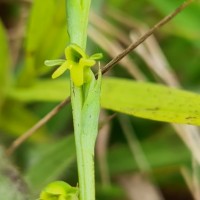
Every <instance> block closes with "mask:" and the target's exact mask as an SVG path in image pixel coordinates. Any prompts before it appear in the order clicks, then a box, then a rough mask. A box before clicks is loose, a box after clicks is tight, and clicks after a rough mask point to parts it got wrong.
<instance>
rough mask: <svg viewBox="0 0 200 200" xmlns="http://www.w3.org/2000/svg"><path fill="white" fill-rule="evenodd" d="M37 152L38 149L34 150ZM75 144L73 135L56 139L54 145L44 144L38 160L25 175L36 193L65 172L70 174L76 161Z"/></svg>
mask: <svg viewBox="0 0 200 200" xmlns="http://www.w3.org/2000/svg"><path fill="white" fill-rule="evenodd" d="M34 152H36V151H34ZM75 154H76V153H75V144H74V137H73V135H71V136H68V137H67V138H66V139H62V140H59V141H57V142H56V141H54V143H53V144H52V145H50V144H47V145H44V147H43V151H40V152H38V155H32V156H34V157H37V160H36V161H35V162H34V163H33V164H32V166H31V167H30V168H29V169H28V170H27V171H26V173H25V177H26V180H27V182H28V183H29V185H30V187H31V189H32V191H33V192H34V193H37V192H40V190H41V188H43V187H44V186H45V185H47V184H48V183H50V182H51V181H55V180H57V179H58V178H59V177H60V176H61V175H62V174H63V172H66V174H68V175H70V174H71V172H70V170H68V171H66V170H67V169H69V167H70V166H71V164H72V163H73V162H74V161H75V156H76V155H75Z"/></svg>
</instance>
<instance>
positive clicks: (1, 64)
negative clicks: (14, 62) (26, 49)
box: [0, 20, 10, 110]
mask: <svg viewBox="0 0 200 200" xmlns="http://www.w3.org/2000/svg"><path fill="white" fill-rule="evenodd" d="M9 64H10V56H9V49H8V39H7V36H6V31H5V29H4V27H3V24H2V22H1V20H0V110H1V106H2V104H3V101H4V96H5V91H6V90H7V86H8V84H9Z"/></svg>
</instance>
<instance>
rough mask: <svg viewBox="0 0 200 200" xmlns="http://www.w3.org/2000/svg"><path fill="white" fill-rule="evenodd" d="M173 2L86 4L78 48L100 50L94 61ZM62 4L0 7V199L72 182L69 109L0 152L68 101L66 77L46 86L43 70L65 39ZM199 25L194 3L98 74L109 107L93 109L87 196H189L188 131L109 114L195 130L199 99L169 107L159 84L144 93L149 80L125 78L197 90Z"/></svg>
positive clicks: (195, 146)
mask: <svg viewBox="0 0 200 200" xmlns="http://www.w3.org/2000/svg"><path fill="white" fill-rule="evenodd" d="M181 2H182V1H180V0H176V1H159V0H141V1H137V2H132V1H130V0H109V1H93V4H92V9H93V12H92V13H91V18H90V27H89V46H88V52H90V53H92V51H93V50H94V51H95V52H99V51H103V52H104V59H103V61H102V63H101V65H104V64H105V63H107V62H108V61H109V60H110V59H111V58H112V57H115V56H116V55H117V54H118V53H119V52H120V51H122V49H123V48H124V47H125V46H127V45H128V44H130V42H131V41H132V40H133V41H134V40H136V39H137V38H138V36H139V35H141V34H142V33H144V32H146V31H147V30H148V27H151V26H152V25H154V24H155V23H156V22H158V21H159V20H160V19H161V18H162V17H164V16H165V15H167V14H168V13H169V12H171V11H173V10H174V9H175V8H176V7H177V6H178V5H179V4H180V3H181ZM127 5H128V6H127ZM63 7H64V0H57V1H54V0H50V1H47V0H43V1H40V0H34V1H33V2H32V1H28V0H27V1H25V0H24V1H11V0H10V1H0V16H1V21H0V63H1V64H0V139H1V148H0V159H1V164H0V185H1V186H0V194H1V196H2V195H3V196H4V195H5V200H9V199H13V198H14V197H15V199H27V198H28V199H36V198H38V194H39V192H40V191H41V189H42V188H43V187H44V186H45V185H46V184H48V183H49V182H51V181H53V180H57V179H62V180H65V181H67V182H69V183H71V184H72V185H76V184H77V169H76V162H75V147H74V138H73V134H72V132H73V128H72V116H71V107H70V105H67V106H66V107H65V108H64V109H63V110H61V111H60V112H59V113H58V114H57V115H56V116H55V117H54V118H52V119H51V120H50V121H49V122H48V123H46V124H45V126H43V127H42V128H41V129H39V130H38V131H36V132H35V133H34V135H33V136H32V137H30V139H29V140H28V141H26V142H25V143H24V144H22V145H21V146H20V148H18V149H17V150H16V151H15V152H14V154H12V156H7V155H6V154H5V149H6V148H8V147H9V146H10V144H11V143H12V141H13V140H15V139H16V138H17V137H19V136H20V135H22V134H23V133H24V132H26V131H27V130H28V129H30V128H31V127H32V126H33V125H34V124H35V123H37V121H38V120H39V119H41V118H42V117H43V116H44V115H45V114H46V113H48V112H49V111H50V110H51V109H52V108H53V107H54V106H55V105H57V104H58V103H59V102H60V101H62V100H63V99H65V98H66V97H67V96H68V95H69V85H68V80H67V79H68V74H67V73H66V74H65V76H63V77H61V78H60V79H58V80H51V78H50V77H51V76H50V75H51V73H52V69H50V68H48V67H45V66H44V64H43V63H44V60H46V59H56V58H62V57H63V49H64V48H65V46H66V44H67V41H68V36H67V34H66V33H67V31H66V30H67V27H66V17H65V9H63ZM47 11H48V12H47ZM199 19H200V5H199V3H198V2H195V3H193V4H192V5H190V6H189V7H188V8H187V9H186V10H184V11H183V12H182V13H181V14H180V15H179V16H177V17H176V19H174V20H173V21H171V22H170V23H168V24H167V25H166V26H165V27H164V28H162V29H161V30H159V31H157V32H156V33H155V36H153V37H151V39H149V40H148V42H146V43H144V44H143V45H141V46H140V47H139V48H137V49H136V51H135V52H133V53H131V54H130V55H128V56H127V57H126V58H125V59H123V61H121V62H120V63H119V64H118V65H117V66H116V67H115V68H114V69H113V70H112V71H110V72H109V74H108V75H107V76H115V77H118V78H108V77H107V78H105V80H104V82H103V87H102V107H103V108H107V109H109V110H104V109H102V114H101V118H100V127H101V128H100V133H99V138H98V141H97V149H96V152H97V155H96V161H97V162H96V168H97V170H96V179H97V180H96V181H97V199H99V200H100V199H104V200H105V199H109V200H111V199H113V200H114V199H136V200H137V199H147V197H145V196H141V195H144V194H143V193H144V191H149V192H146V193H148V195H149V196H148V199H150V200H151V199H156V198H157V199H162V198H164V199H176V200H178V199H191V198H192V196H193V197H194V198H197V195H198V194H197V193H198V187H199V185H198V176H199V161H200V160H198V158H199V157H198V156H197V155H198V154H199V144H200V143H199V141H200V139H199V134H198V129H197V128H196V127H192V126H178V125H170V124H168V123H163V122H156V121H150V120H147V119H140V118H136V117H133V116H125V115H123V114H119V113H117V115H115V116H112V114H113V113H114V112H115V111H120V112H122V113H126V114H130V115H136V116H142V117H146V118H150V119H154V120H155V119H157V120H163V121H169V122H182V123H194V121H195V120H196V121H195V123H196V124H199V109H198V107H199V103H198V102H199V101H198V100H199V96H197V95H195V94H190V93H186V92H180V91H178V90H173V91H174V95H172V98H171V99H170V101H169V99H168V96H170V94H169V93H167V91H168V89H167V88H165V87H163V86H156V89H155V87H153V88H152V89H151V86H152V84H144V83H137V82H135V81H132V80H130V79H135V80H136V81H138V80H139V81H149V82H152V83H162V84H167V85H170V86H173V87H174V86H175V87H181V86H182V87H183V88H185V89H187V90H190V91H193V92H197V93H198V91H199V87H200V79H199V74H200V68H199V57H200V51H199V49H200V25H199ZM122 78H123V79H122ZM124 79H129V81H128V80H124ZM122 86H123V87H122ZM170 92H171V90H170ZM154 101H155V102H154ZM153 103H155V105H153ZM171 104H172V105H171ZM157 105H158V106H157ZM152 106H153V107H152ZM169 107H170V109H171V110H168V108H169ZM138 108H139V109H138ZM158 108H159V109H158ZM110 110H113V111H110ZM171 111H173V112H172V113H171V115H169V112H171ZM174 113H177V114H176V115H174ZM184 114H185V115H184ZM163 116H164V117H163ZM169 116H170V117H169ZM191 116H192V117H193V118H191ZM167 117H168V118H169V120H167V119H166V118H167ZM181 117H182V118H181ZM194 117H195V119H194ZM180 118H181V119H180ZM111 119H112V120H111ZM181 120H182V121H181ZM133 188H136V191H135V190H133ZM140 191H141V192H140ZM150 194H151V195H150ZM6 195H7V196H6ZM153 195H154V196H153Z"/></svg>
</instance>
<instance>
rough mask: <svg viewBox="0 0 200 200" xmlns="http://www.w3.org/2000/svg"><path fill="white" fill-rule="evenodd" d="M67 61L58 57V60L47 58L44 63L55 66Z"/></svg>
mask: <svg viewBox="0 0 200 200" xmlns="http://www.w3.org/2000/svg"><path fill="white" fill-rule="evenodd" d="M64 62H65V60H63V59H56V60H45V61H44V64H45V65H46V66H48V67H53V66H56V65H62V64H63V63H64Z"/></svg>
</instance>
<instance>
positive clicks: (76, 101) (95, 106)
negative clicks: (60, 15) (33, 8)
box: [66, 0, 100, 200]
mask: <svg viewBox="0 0 200 200" xmlns="http://www.w3.org/2000/svg"><path fill="white" fill-rule="evenodd" d="M66 5H67V23H68V33H69V37H70V43H73V44H77V45H78V46H80V47H81V48H82V49H83V50H85V49H86V43H87V25H88V15H89V8H90V0H66ZM95 81H96V80H95V78H94V80H93V81H91V83H88V84H85V85H83V86H81V87H77V86H75V85H74V84H73V82H72V80H71V101H72V112H73V123H74V133H75V142H76V154H77V164H78V177H79V189H80V200H95V177H94V146H95V140H96V136H97V131H98V117H99V109H100V102H99V99H100V97H99V96H98V95H97V96H95V95H94V94H93V96H91V95H90V94H88V95H86V90H89V92H90V88H93V86H94V82H95ZM96 82H97V81H96ZM88 88H89V89H88ZM93 92H94V91H93ZM89 95H90V97H91V98H90V97H88V96H89Z"/></svg>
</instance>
